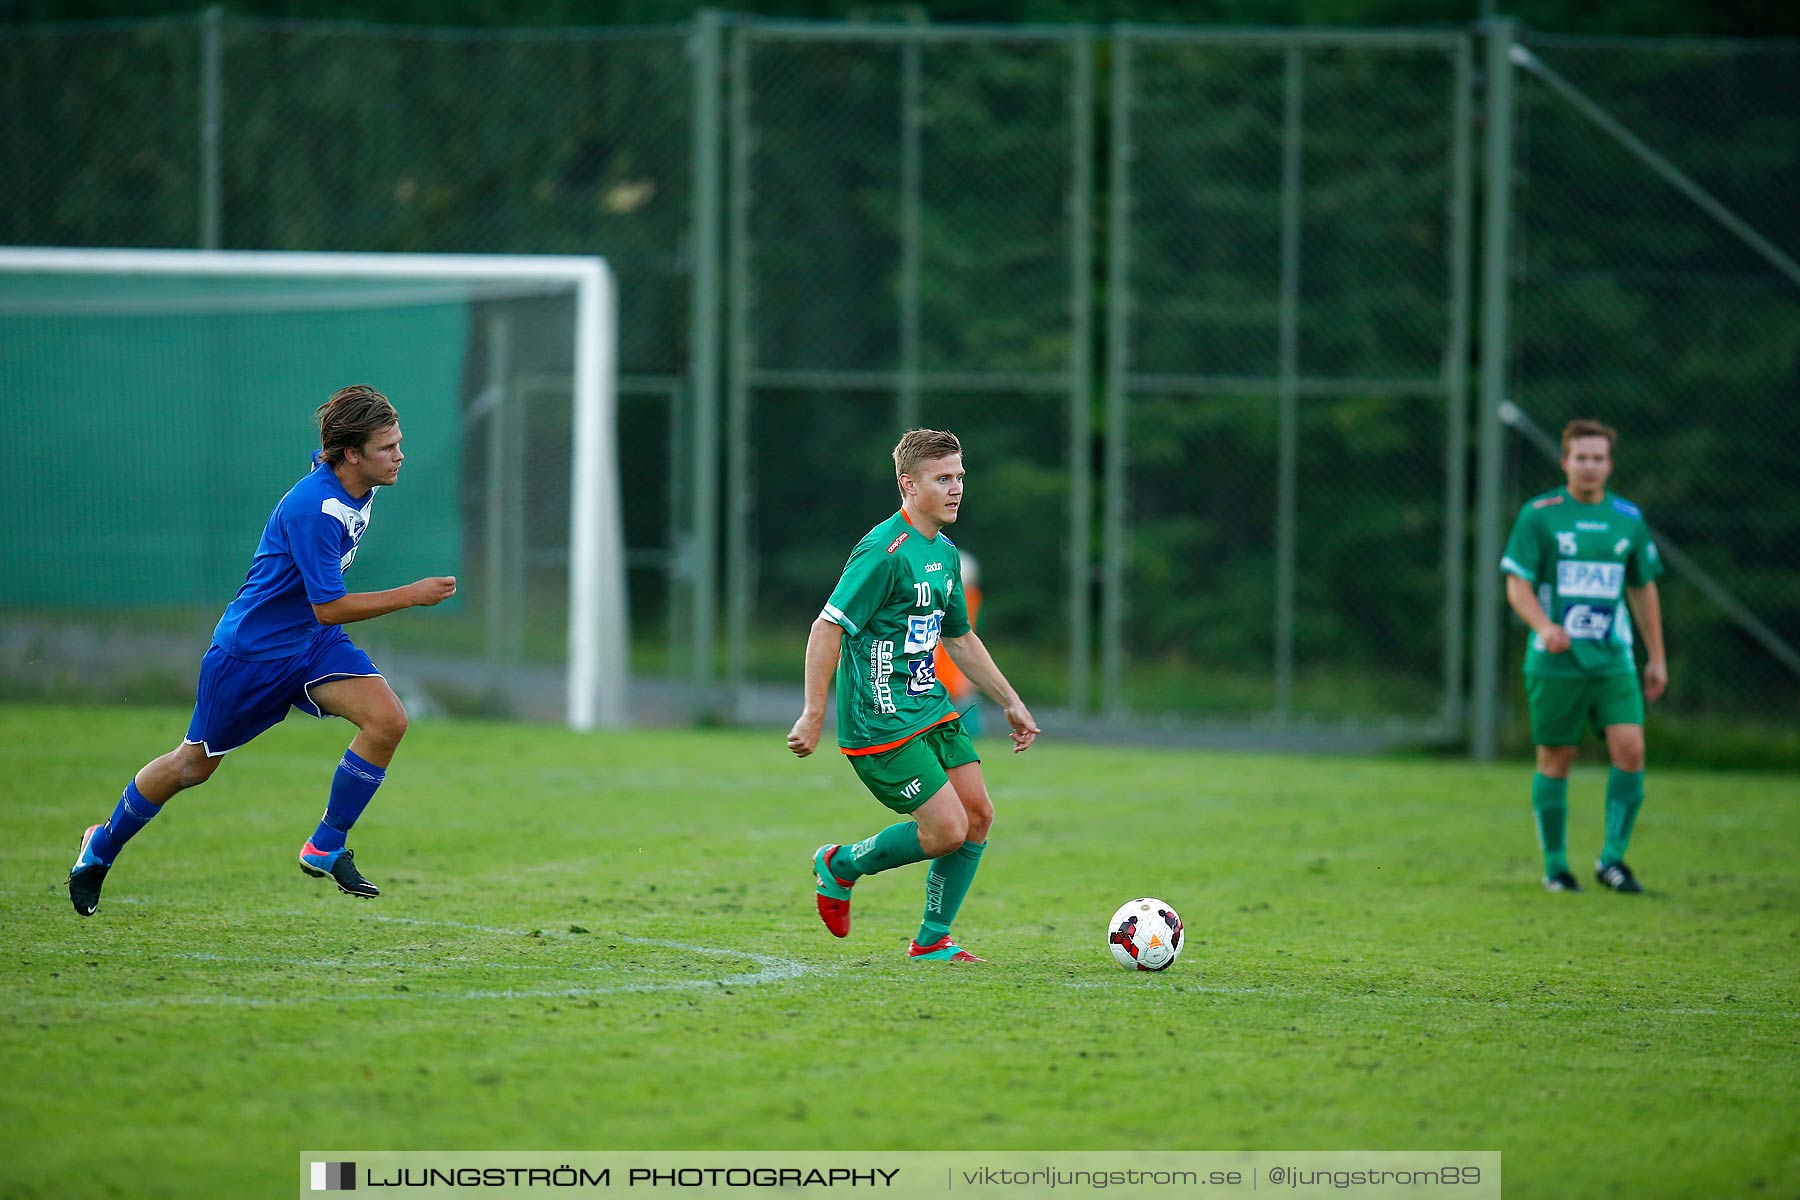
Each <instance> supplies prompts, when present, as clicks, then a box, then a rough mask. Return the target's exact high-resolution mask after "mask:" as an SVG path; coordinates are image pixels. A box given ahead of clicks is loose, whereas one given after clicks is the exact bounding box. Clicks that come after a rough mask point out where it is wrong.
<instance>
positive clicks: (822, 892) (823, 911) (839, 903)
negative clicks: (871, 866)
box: [813, 842, 855, 937]
mask: <svg viewBox="0 0 1800 1200" xmlns="http://www.w3.org/2000/svg"><path fill="white" fill-rule="evenodd" d="M841 848H842V847H840V846H839V845H838V844H837V843H836V842H827V843H826V844H825V845H823V846H820V847H819V848H818V849H817V850H814V851H813V878H814V879H816V880H818V883H819V895H818V901H819V920H821V921H823V922H825V928H827V929H829V930H831V936H832V937H849V936H850V889H851V887H853V886H854V885H855V881H854V880H849V879H839V878H838V877H837V876H836V875H834V874H832V871H831V856H832V855H833V854H836V853H837V852H838V851H839V850H840V849H841Z"/></svg>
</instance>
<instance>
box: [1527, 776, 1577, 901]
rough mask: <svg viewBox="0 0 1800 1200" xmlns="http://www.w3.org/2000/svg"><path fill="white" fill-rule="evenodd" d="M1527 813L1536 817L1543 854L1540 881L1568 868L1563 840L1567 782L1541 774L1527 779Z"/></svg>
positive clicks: (1567, 807)
mask: <svg viewBox="0 0 1800 1200" xmlns="http://www.w3.org/2000/svg"><path fill="white" fill-rule="evenodd" d="M1531 811H1532V815H1533V816H1535V817H1537V833H1538V845H1539V846H1540V847H1542V849H1543V851H1544V878H1546V879H1548V878H1550V876H1552V875H1555V874H1556V873H1557V872H1559V871H1567V870H1568V869H1569V852H1568V848H1567V846H1566V845H1565V843H1564V841H1563V838H1564V835H1565V833H1566V832H1567V830H1568V825H1569V781H1568V780H1567V779H1552V778H1550V777H1549V776H1548V775H1544V774H1542V773H1539V774H1536V775H1533V776H1532V777H1531Z"/></svg>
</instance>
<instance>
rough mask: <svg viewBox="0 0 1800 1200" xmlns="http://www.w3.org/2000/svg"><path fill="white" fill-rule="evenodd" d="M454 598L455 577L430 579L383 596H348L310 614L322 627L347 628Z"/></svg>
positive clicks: (445, 576)
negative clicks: (360, 622) (356, 623)
mask: <svg viewBox="0 0 1800 1200" xmlns="http://www.w3.org/2000/svg"><path fill="white" fill-rule="evenodd" d="M454 595H456V576H454V575H433V576H431V577H429V578H427V579H420V580H417V581H415V582H413V583H409V584H407V585H406V586H405V587H397V588H390V589H389V590H387V591H385V592H351V593H349V594H348V595H344V596H339V597H338V598H337V599H336V600H332V601H329V602H327V603H325V604H315V605H313V606H312V610H313V616H314V617H316V618H318V621H319V624H321V625H348V624H350V623H351V622H353V621H367V620H368V619H369V618H371V617H384V616H386V615H387V614H388V613H391V612H399V611H400V610H401V609H403V608H418V607H420V606H421V605H425V606H429V605H433V604H442V603H443V602H444V601H446V600H448V599H449V598H450V597H452V596H454Z"/></svg>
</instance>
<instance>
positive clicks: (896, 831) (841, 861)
mask: <svg viewBox="0 0 1800 1200" xmlns="http://www.w3.org/2000/svg"><path fill="white" fill-rule="evenodd" d="M844 850H847V851H849V853H848V854H846V853H844V851H843V850H840V851H839V852H838V853H837V854H836V855H835V856H834V857H833V858H832V860H831V868H832V870H833V871H838V870H839V868H844V869H843V870H842V872H840V873H839V875H838V878H840V879H848V880H850V881H851V882H852V883H854V882H855V881H856V880H858V879H861V878H862V877H863V876H864V875H873V874H875V873H876V872H877V871H887V870H891V869H892V868H894V867H904V866H905V865H906V864H907V863H916V862H923V861H924V860H925V859H926V858H927V857H929V856H928V855H927V854H926V853H925V851H923V850H921V849H919V826H918V825H917V824H916V823H915V822H912V821H899V822H896V823H895V824H893V825H889V826H888V827H887V828H886V829H884V830H882V831H881V832H880V833H878V834H876V835H875V836H874V837H866V838H864V839H863V840H862V841H860V842H858V843H856V845H854V846H845V847H844Z"/></svg>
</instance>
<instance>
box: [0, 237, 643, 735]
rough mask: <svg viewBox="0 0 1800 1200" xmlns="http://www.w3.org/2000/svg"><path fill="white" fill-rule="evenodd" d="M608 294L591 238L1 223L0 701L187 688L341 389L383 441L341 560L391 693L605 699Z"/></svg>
mask: <svg viewBox="0 0 1800 1200" xmlns="http://www.w3.org/2000/svg"><path fill="white" fill-rule="evenodd" d="M616 312H617V308H616V303H615V296H614V292H613V284H612V277H611V274H610V272H609V271H608V270H607V267H606V264H605V263H604V261H602V260H600V259H596V258H563V257H541V258H540V257H500V256H485V255H405V254H301V253H240V252H220V251H209V252H191V251H142V250H38V249H21V248H3V247H0V418H3V421H0V428H4V429H5V430H6V432H7V435H8V439H9V442H10V446H9V451H10V453H9V454H8V455H7V458H8V468H7V469H6V470H5V471H3V472H0V503H3V504H4V511H5V513H6V520H5V522H4V523H3V524H0V561H3V562H4V563H5V564H6V565H5V568H4V569H3V570H0V698H3V697H6V696H11V697H14V698H36V699H113V700H119V699H131V700H166V701H173V702H190V701H191V700H192V698H193V690H192V689H193V679H194V675H195V671H196V670H197V668H198V664H199V659H200V655H201V653H202V652H203V651H204V650H205V649H206V640H205V639H206V635H207V634H208V633H209V632H210V631H211V628H212V624H213V622H214V621H216V620H217V619H218V616H219V613H220V612H221V611H222V610H223V608H224V606H225V604H226V603H227V602H228V601H229V600H230V598H231V596H232V595H233V593H234V592H235V590H236V588H237V587H238V585H239V584H240V583H242V582H243V579H244V575H245V572H246V571H247V570H248V569H249V566H250V560H251V555H252V553H253V551H254V550H255V548H256V544H257V538H258V536H259V535H260V533H261V530H262V527H263V524H264V523H265V522H266V521H267V519H268V515H269V512H270V510H271V509H272V508H273V507H274V504H275V502H276V500H277V499H279V498H280V496H281V494H282V493H283V492H285V491H286V490H287V488H288V487H290V486H291V485H292V484H293V483H294V481H295V480H297V479H298V478H299V477H300V476H301V475H303V474H304V473H305V472H306V470H307V469H308V466H309V462H310V457H311V454H312V451H313V450H315V449H317V447H318V437H317V432H316V429H315V428H314V426H313V424H312V414H313V410H314V408H316V407H317V406H318V405H319V404H320V403H322V402H323V401H324V400H325V399H326V398H327V397H328V396H329V395H330V394H331V393H332V392H333V391H335V390H336V389H338V388H339V387H342V386H344V385H346V384H350V383H369V384H373V385H374V386H375V387H377V388H379V389H380V390H381V391H383V392H385V393H386V394H387V395H388V397H389V398H390V399H392V400H393V402H394V406H395V407H396V408H397V409H398V410H399V413H400V424H401V429H402V431H403V433H404V434H405V437H406V442H405V451H406V455H407V457H406V465H405V467H404V468H403V469H402V473H401V476H400V482H399V484H398V485H397V486H395V487H393V488H391V489H388V490H386V492H385V493H384V494H383V495H382V496H381V497H380V499H379V500H378V501H377V503H376V506H375V510H374V515H373V519H372V521H371V522H370V531H369V534H368V536H367V538H366V540H365V541H364V543H363V547H362V552H361V554H360V555H359V556H358V558H357V560H356V562H355V563H354V564H353V565H352V566H351V568H350V569H349V572H348V575H347V578H346V582H347V583H348V585H349V586H350V588H351V590H353V591H378V590H381V589H384V588H389V587H395V586H398V585H400V584H403V583H409V582H411V581H412V580H414V579H417V578H420V577H422V576H426V575H455V576H456V577H457V595H456V596H455V597H454V598H453V599H451V600H450V601H448V602H446V603H445V604H443V605H440V606H438V607H436V608H420V609H411V610H407V611H404V612H400V613H394V614H391V615H389V616H386V617H383V618H380V619H379V620H375V621H371V622H367V623H364V624H360V625H358V626H357V627H356V628H355V629H354V630H352V633H353V635H354V636H355V638H356V640H357V642H358V643H359V644H360V645H362V646H363V647H364V648H365V649H367V650H368V651H369V652H370V653H371V655H373V656H374V658H375V661H376V662H377V664H378V665H380V667H381V668H382V671H383V673H384V674H386V675H387V676H388V678H389V680H390V681H391V682H392V683H393V684H394V686H395V689H396V691H397V692H399V694H400V695H401V698H402V699H403V700H405V701H406V702H407V703H408V705H409V707H412V708H414V709H415V710H422V711H425V712H432V711H437V712H450V713H469V714H492V715H507V716H519V717H527V718H538V719H561V720H563V721H566V722H567V724H569V725H570V726H571V727H574V728H577V729H588V728H593V727H595V726H606V727H618V726H621V725H623V724H624V723H625V720H626V698H625V682H626V674H627V666H626V653H625V647H626V627H627V619H626V602H625V584H624V576H625V570H624V545H623V536H622V532H621V516H620V500H619V486H618V458H617V451H616V446H615V428H616V391H615V383H616V368H615V345H616V333H615V330H616Z"/></svg>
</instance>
